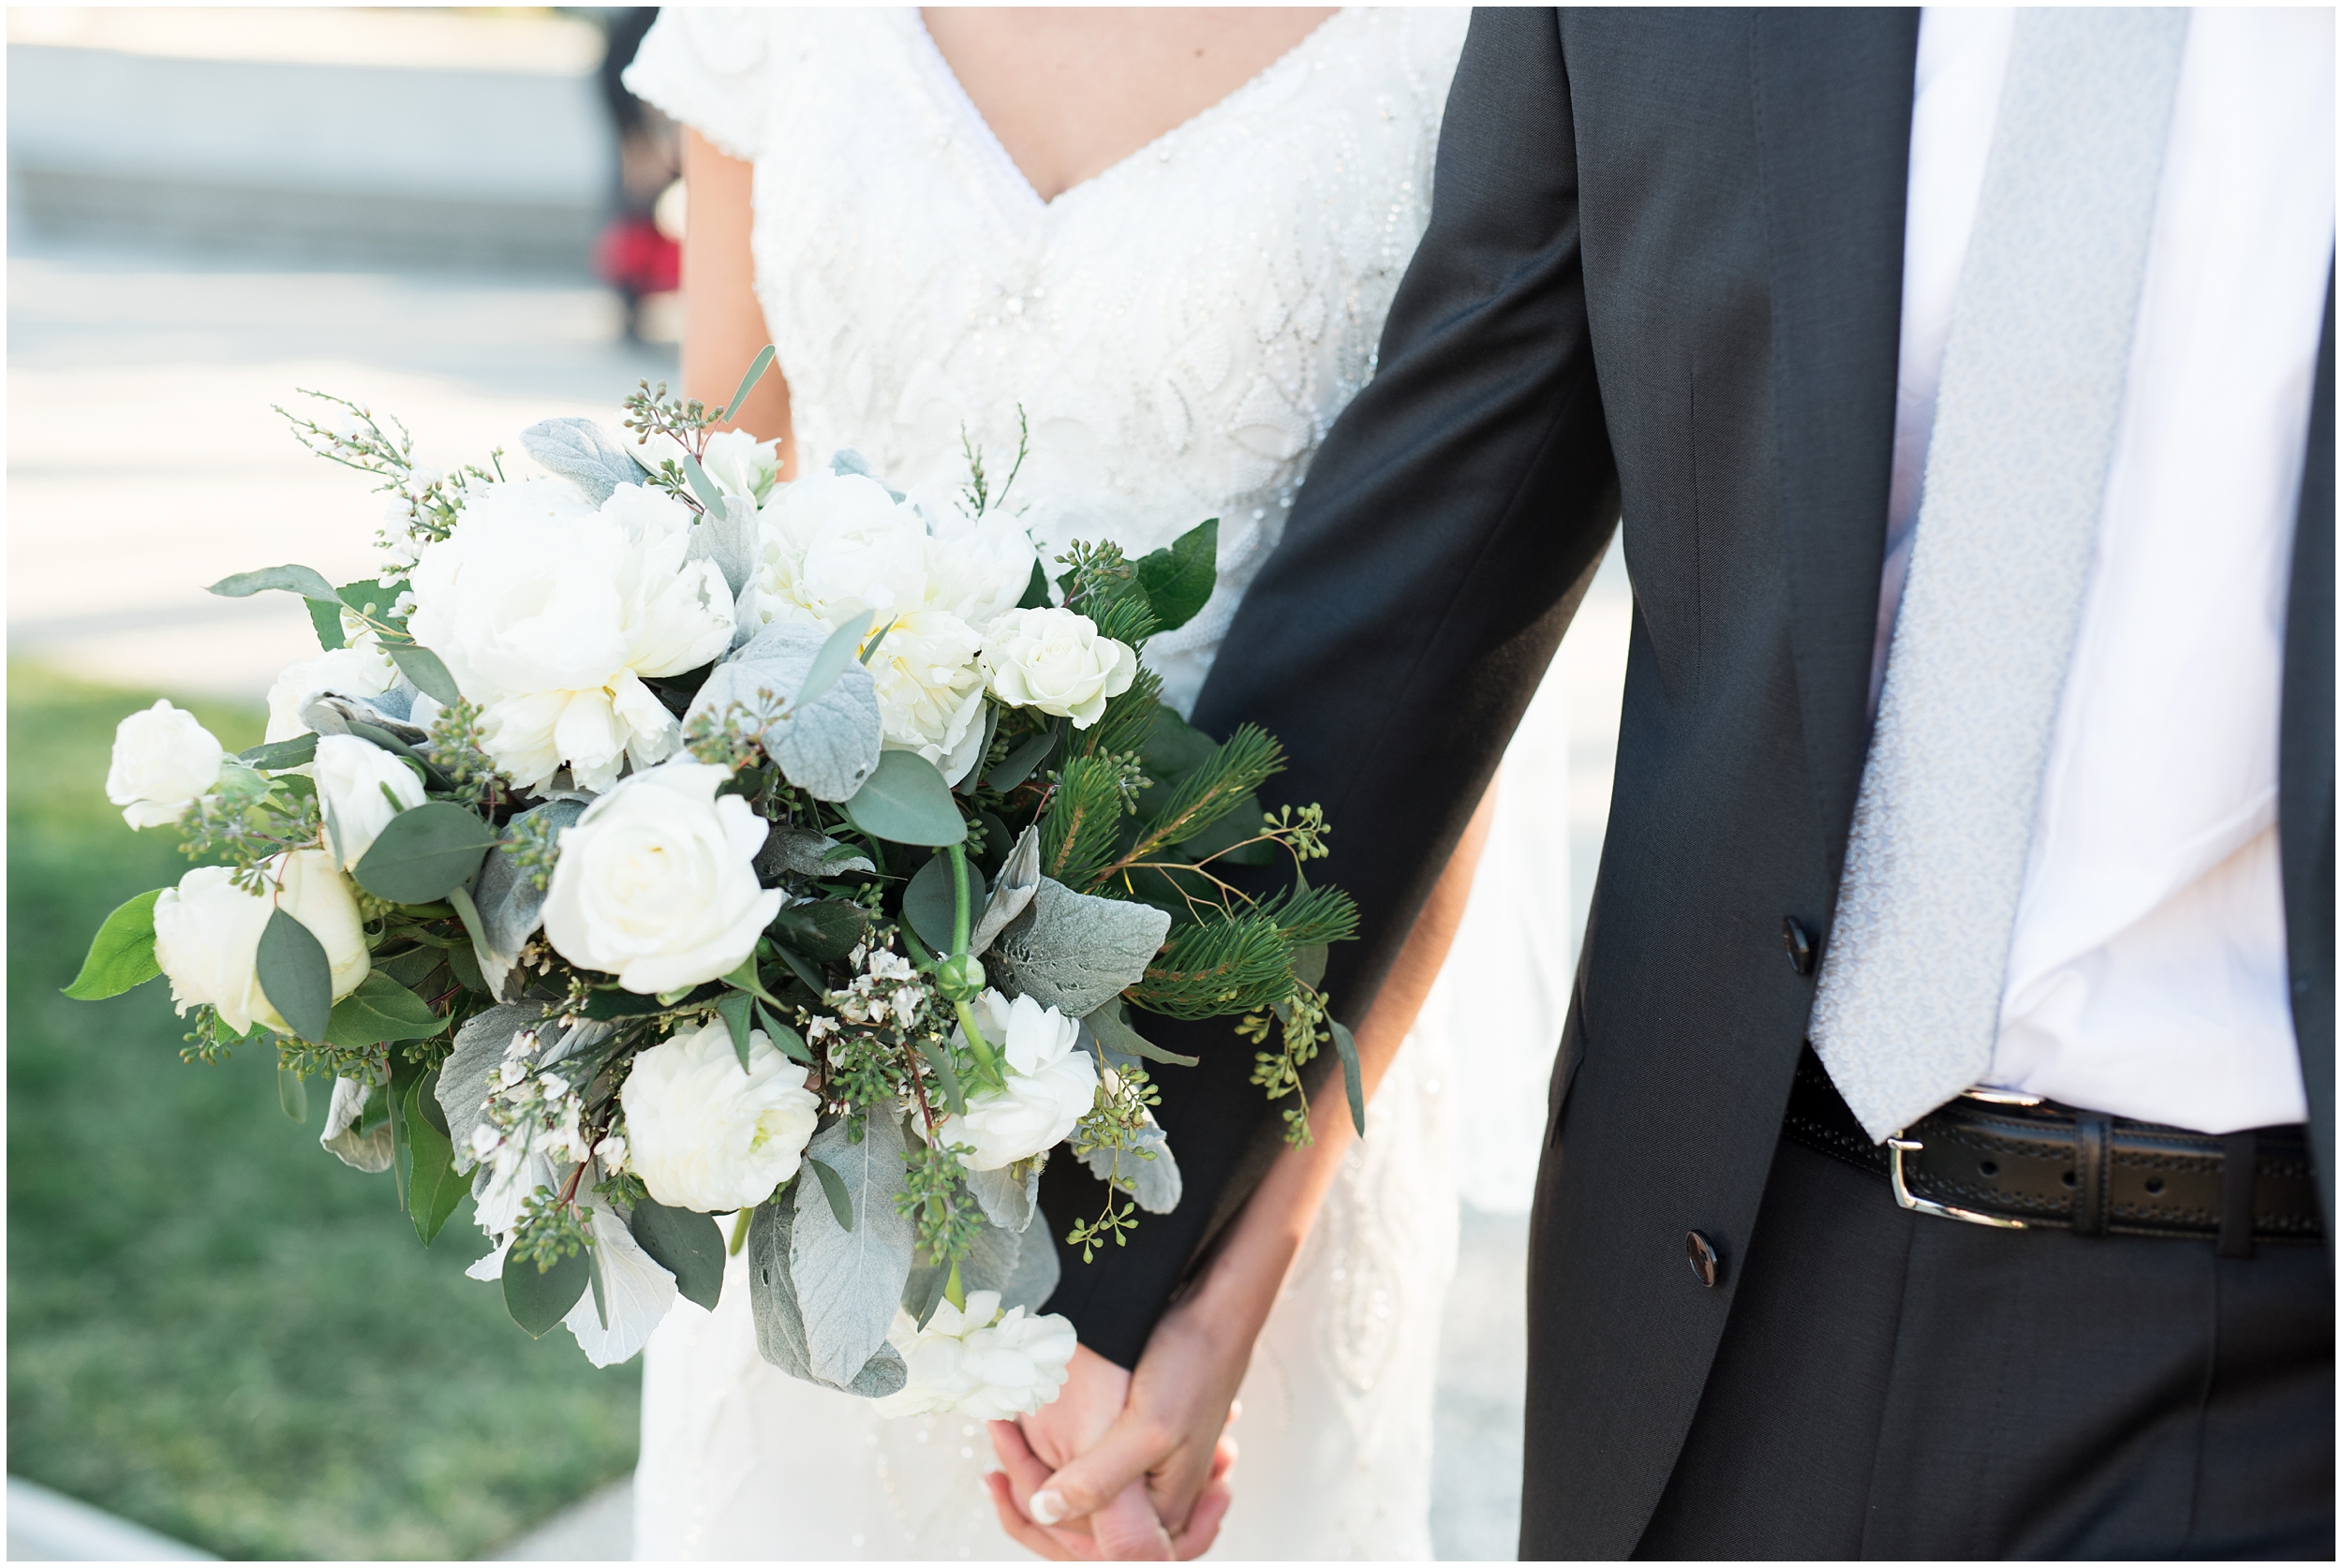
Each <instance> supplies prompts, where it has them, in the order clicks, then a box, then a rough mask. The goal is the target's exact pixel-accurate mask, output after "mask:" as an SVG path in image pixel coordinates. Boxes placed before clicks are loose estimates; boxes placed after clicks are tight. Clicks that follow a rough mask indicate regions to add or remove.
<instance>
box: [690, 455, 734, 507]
mask: <svg viewBox="0 0 2342 1568" xmlns="http://www.w3.org/2000/svg"><path fill="white" fill-rule="evenodd" d="M683 478H684V481H685V482H686V483H688V484H689V485H690V487H691V494H692V495H693V496H697V497H698V498H699V503H700V505H701V506H702V507H704V508H705V509H706V510H708V511H710V512H712V513H716V514H718V515H720V514H721V513H722V511H723V510H724V493H723V491H722V489H721V488H720V487H719V486H718V484H717V483H716V481H714V480H712V479H710V478H708V477H707V470H706V469H705V468H703V467H701V466H700V460H699V459H698V458H696V457H693V456H692V455H691V454H690V453H689V452H688V451H687V452H685V453H684V454H683Z"/></svg>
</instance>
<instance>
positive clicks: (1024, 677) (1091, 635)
mask: <svg viewBox="0 0 2342 1568" xmlns="http://www.w3.org/2000/svg"><path fill="white" fill-rule="evenodd" d="M984 670H985V673H986V675H987V676H989V677H990V679H991V682H992V693H993V695H994V696H996V697H998V698H1000V700H1001V702H1003V703H1007V704H1008V705H1009V706H1011V707H1013V708H1039V709H1040V710H1041V711H1042V712H1043V713H1048V714H1055V715H1056V716H1057V717H1060V718H1070V719H1072V720H1073V721H1074V728H1075V729H1076V730H1087V729H1089V727H1090V726H1091V725H1092V724H1095V723H1097V722H1098V716H1099V715H1100V714H1102V713H1104V712H1105V711H1106V699H1107V698H1109V697H1119V696H1120V695H1122V693H1124V692H1125V691H1128V690H1129V689H1130V688H1131V682H1132V681H1133V680H1134V679H1135V678H1136V677H1137V675H1138V656H1137V655H1136V654H1135V653H1133V652H1132V651H1131V649H1130V645H1129V644H1128V643H1118V642H1116V641H1115V640H1114V639H1113V638H1111V637H1101V636H1099V635H1098V627H1097V623H1095V622H1094V621H1092V620H1091V619H1090V618H1089V616H1088V615H1077V614H1075V613H1074V612H1073V611H1071V610H1011V611H1009V612H1008V613H1007V614H1003V615H1001V617H1000V618H999V619H998V620H996V621H994V622H993V623H992V629H991V630H990V631H989V632H988V633H986V638H985V643H984Z"/></svg>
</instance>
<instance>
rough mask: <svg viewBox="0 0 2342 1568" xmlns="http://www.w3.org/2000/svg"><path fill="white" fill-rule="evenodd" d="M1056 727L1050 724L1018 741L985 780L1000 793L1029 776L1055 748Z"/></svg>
mask: <svg viewBox="0 0 2342 1568" xmlns="http://www.w3.org/2000/svg"><path fill="white" fill-rule="evenodd" d="M1057 736H1058V732H1057V728H1056V726H1054V725H1052V726H1051V727H1049V728H1048V729H1046V730H1044V731H1042V732H1041V733H1039V734H1037V735H1032V736H1029V737H1028V738H1026V739H1024V740H1022V741H1019V742H1018V743H1017V744H1016V749H1015V750H1014V751H1012V752H1010V753H1009V754H1008V755H1007V756H1005V757H1003V758H1001V765H1000V766H999V767H996V768H994V769H993V770H992V771H991V773H990V774H988V775H987V776H986V778H985V782H986V784H988V785H990V786H991V787H992V788H993V789H994V790H995V791H998V792H1000V793H1001V794H1006V793H1008V792H1009V791H1011V790H1014V789H1015V788H1016V786H1017V785H1019V784H1022V783H1023V782H1024V781H1025V780H1026V779H1028V778H1030V777H1032V770H1033V769H1035V768H1037V767H1039V766H1040V765H1041V764H1042V763H1044V762H1047V761H1048V760H1049V753H1050V752H1052V751H1055V750H1056V749H1057Z"/></svg>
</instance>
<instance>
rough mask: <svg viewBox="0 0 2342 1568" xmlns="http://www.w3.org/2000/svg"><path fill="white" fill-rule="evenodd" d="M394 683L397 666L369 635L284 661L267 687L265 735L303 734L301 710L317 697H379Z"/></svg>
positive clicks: (304, 723)
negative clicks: (294, 661) (296, 660)
mask: <svg viewBox="0 0 2342 1568" xmlns="http://www.w3.org/2000/svg"><path fill="white" fill-rule="evenodd" d="M397 684H398V666H397V665H395V664H393V663H392V662H391V656H390V655H389V654H386V653H384V652H383V651H382V649H381V647H380V646H379V645H378V644H377V643H374V642H373V641H372V640H371V639H369V640H368V641H366V642H364V643H352V644H351V645H349V646H348V647H346V648H329V649H327V650H326V651H325V652H323V653H321V654H319V655H318V656H317V657H316V658H304V659H303V660H301V661H300V662H299V663H297V664H288V665H286V666H285V669H284V672H283V673H281V674H279V675H278V676H277V677H276V684H275V685H274V686H272V687H270V688H268V732H267V735H266V737H265V738H267V739H269V740H272V741H281V740H290V739H292V738H293V737H294V736H295V735H305V734H307V733H308V732H309V725H308V722H307V721H306V720H304V718H303V717H301V710H302V709H304V708H305V707H307V706H308V705H309V704H310V703H314V702H316V701H317V700H318V699H319V697H324V696H328V695H331V696H335V697H367V698H372V697H379V696H381V695H382V693H384V692H385V691H388V690H390V688H393V687H394V686H396V685H397Z"/></svg>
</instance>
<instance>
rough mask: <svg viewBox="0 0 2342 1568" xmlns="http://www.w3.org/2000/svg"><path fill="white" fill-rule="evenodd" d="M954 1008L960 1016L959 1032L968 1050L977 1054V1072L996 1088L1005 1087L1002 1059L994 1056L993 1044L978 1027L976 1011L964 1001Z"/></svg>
mask: <svg viewBox="0 0 2342 1568" xmlns="http://www.w3.org/2000/svg"><path fill="white" fill-rule="evenodd" d="M952 1008H953V1010H954V1011H955V1012H956V1013H958V1014H959V1032H960V1033H961V1034H962V1035H963V1036H965V1037H966V1039H967V1041H968V1049H970V1050H971V1051H973V1052H974V1053H975V1054H976V1071H977V1072H979V1073H981V1074H983V1076H984V1080H985V1082H986V1083H988V1084H990V1085H991V1086H992V1087H994V1088H1002V1087H1006V1085H1005V1082H1004V1080H1002V1078H1001V1058H998V1057H996V1056H994V1055H993V1054H992V1044H991V1043H990V1042H989V1041H987V1040H986V1039H985V1038H984V1030H982V1029H981V1028H977V1027H976V1014H975V1013H974V1011H973V1010H972V1009H971V1008H970V1007H969V1005H968V1004H967V1003H966V1002H964V1001H959V1002H954V1003H952Z"/></svg>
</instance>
